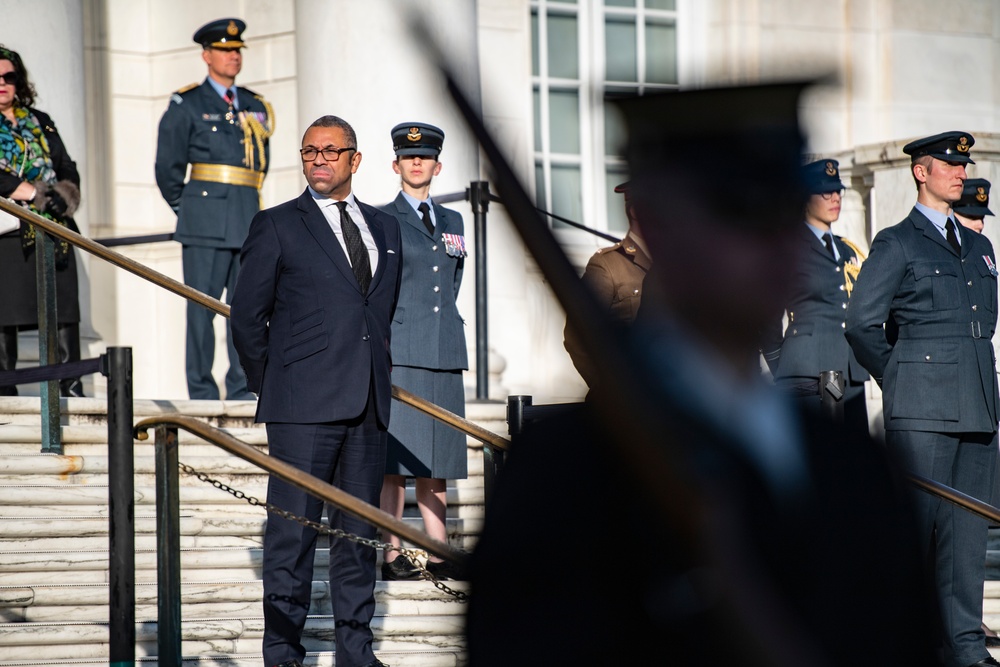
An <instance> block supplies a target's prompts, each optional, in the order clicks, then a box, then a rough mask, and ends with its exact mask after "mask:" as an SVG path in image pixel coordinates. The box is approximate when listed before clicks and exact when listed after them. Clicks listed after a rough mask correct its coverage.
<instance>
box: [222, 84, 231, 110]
mask: <svg viewBox="0 0 1000 667" xmlns="http://www.w3.org/2000/svg"><path fill="white" fill-rule="evenodd" d="M222 99H224V100H226V104H228V105H229V106H233V91H232V90H231V89H229V88H226V94H225V95H223V96H222Z"/></svg>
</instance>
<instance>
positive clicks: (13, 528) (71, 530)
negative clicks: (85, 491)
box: [0, 510, 482, 553]
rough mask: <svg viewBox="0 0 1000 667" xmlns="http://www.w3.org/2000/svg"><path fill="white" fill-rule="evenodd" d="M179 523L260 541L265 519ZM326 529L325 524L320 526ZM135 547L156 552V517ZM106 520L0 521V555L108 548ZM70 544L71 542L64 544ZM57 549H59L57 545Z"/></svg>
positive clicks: (139, 529) (456, 521)
mask: <svg viewBox="0 0 1000 667" xmlns="http://www.w3.org/2000/svg"><path fill="white" fill-rule="evenodd" d="M183 511H184V510H182V515H181V519H180V529H181V535H182V536H202V537H215V536H217V537H225V536H233V537H258V538H259V537H261V536H262V535H263V534H264V524H265V521H266V518H265V516H264V512H263V510H259V512H260V514H259V516H256V517H244V516H239V515H230V516H221V517H220V516H217V515H204V514H199V515H195V516H186V515H184V514H183ZM403 519H404V521H406V522H407V523H410V524H412V525H415V526H416V527H418V528H422V525H421V524H422V521H421V519H419V518H418V517H403ZM323 523H324V525H327V522H326V521H324V522H323ZM481 525H482V514H479V515H478V516H471V517H459V516H449V517H448V518H446V519H445V527H446V530H447V531H448V534H449V535H455V536H461V535H463V534H466V533H467V531H468V530H469V527H470V526H475V527H479V526H481ZM135 530H136V546H137V547H139V546H140V542H139V540H140V539H141V538H144V537H145V538H148V539H150V540H152V541H153V547H152V548H155V538H156V519H155V517H149V518H141V519H139V518H137V519H136V520H135ZM108 532H109V526H108V520H107V519H106V518H104V517H92V518H80V519H74V520H68V519H66V518H60V519H42V518H33V519H10V518H5V519H0V553H3V552H9V551H17V550H19V549H18V548H17V547H16V546H14V545H16V544H20V543H24V544H26V545H28V547H29V549H31V550H38V551H44V549H43V546H44V544H46V543H45V542H36V540H41V539H45V538H60V539H61V540H62V549H57V550H56V551H57V552H58V551H62V550H65V549H66V548H67V547H69V546H72V548H73V549H82V550H86V549H101V548H107V545H108ZM67 540H71V542H67ZM57 546H58V545H57Z"/></svg>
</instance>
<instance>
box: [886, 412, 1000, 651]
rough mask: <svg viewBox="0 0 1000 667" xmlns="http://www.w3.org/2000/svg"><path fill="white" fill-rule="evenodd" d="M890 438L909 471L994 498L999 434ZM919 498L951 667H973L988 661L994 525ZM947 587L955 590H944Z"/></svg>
mask: <svg viewBox="0 0 1000 667" xmlns="http://www.w3.org/2000/svg"><path fill="white" fill-rule="evenodd" d="M885 439H886V444H887V445H888V447H889V449H890V451H891V452H892V453H893V454H895V455H897V456H899V457H901V458H900V460H901V461H903V463H904V465H905V466H906V468H907V470H908V471H909V472H912V473H915V474H917V475H920V476H922V477H927V478H928V479H933V480H935V481H937V482H940V483H942V484H946V485H948V486H950V487H952V488H953V489H957V490H958V491H961V492H962V493H965V494H968V495H970V496H972V497H974V498H978V499H980V500H983V501H986V502H988V501H990V500H991V499H992V494H993V484H994V476H995V474H996V469H997V434H996V433H931V432H925V431H886V434H885ZM915 494H916V501H917V510H918V515H917V516H918V528H919V530H920V536H919V537H920V544H921V547H922V548H923V547H925V548H926V553H927V554H928V560H929V563H928V565H929V567H931V568H932V569H933V575H934V579H935V582H936V583H937V589H938V592H939V595H940V598H941V600H940V604H941V620H942V625H943V627H944V641H945V642H946V644H948V647H947V648H946V650H945V651H944V654H945V655H949V656H951V662H949V663H948V664H947V665H946V667H967V666H968V665H971V664H974V663H976V662H978V661H979V660H982V659H983V658H985V657H986V649H985V648H984V645H983V642H984V637H983V631H982V629H981V628H980V623H981V621H982V614H983V607H982V603H983V580H984V579H985V576H986V562H985V558H986V537H987V526H988V522H987V521H986V519H981V518H979V517H977V516H975V515H973V514H970V513H969V512H967V511H965V510H964V509H961V508H959V507H957V506H955V505H952V504H951V503H949V502H947V501H945V500H941V499H940V498H938V497H937V496H932V495H930V494H928V493H924V492H923V491H915ZM935 543H936V545H937V549H934V545H935ZM935 554H936V555H935ZM941 582H951V586H950V587H942V586H941V585H940V584H941Z"/></svg>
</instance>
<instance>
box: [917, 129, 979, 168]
mask: <svg viewBox="0 0 1000 667" xmlns="http://www.w3.org/2000/svg"><path fill="white" fill-rule="evenodd" d="M975 143H976V140H975V138H974V137H973V136H972V135H971V134H969V133H968V132H958V131H955V132H942V133H941V134H935V135H933V136H930V137H924V138H923V139H914V140H913V141H911V142H910V143H908V144H906V145H905V146H903V152H904V153H906V154H907V155H909V156H910V157H911V158H912V159H916V158H918V157H923V156H924V155H930V156H931V157H934V158H937V159H938V160H944V161H945V162H964V163H965V164H975V162H973V161H972V158H971V157H970V154H969V152H970V151H971V149H972V146H973V144H975Z"/></svg>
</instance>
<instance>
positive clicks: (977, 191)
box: [952, 178, 993, 234]
mask: <svg viewBox="0 0 1000 667" xmlns="http://www.w3.org/2000/svg"><path fill="white" fill-rule="evenodd" d="M952 210H953V211H954V212H955V218H956V219H957V220H958V222H959V223H960V224H961V225H962V226H963V227H968V228H969V229H971V230H972V231H974V232H976V233H977V234H982V233H983V222H984V221H985V219H986V216H988V215H993V211H991V210H990V182H989V181H987V180H986V179H985V178H970V179H968V180H966V181H965V187H964V188H963V189H962V198H961V199H959V200H958V201H957V202H955V205H954V206H953V207H952Z"/></svg>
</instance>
